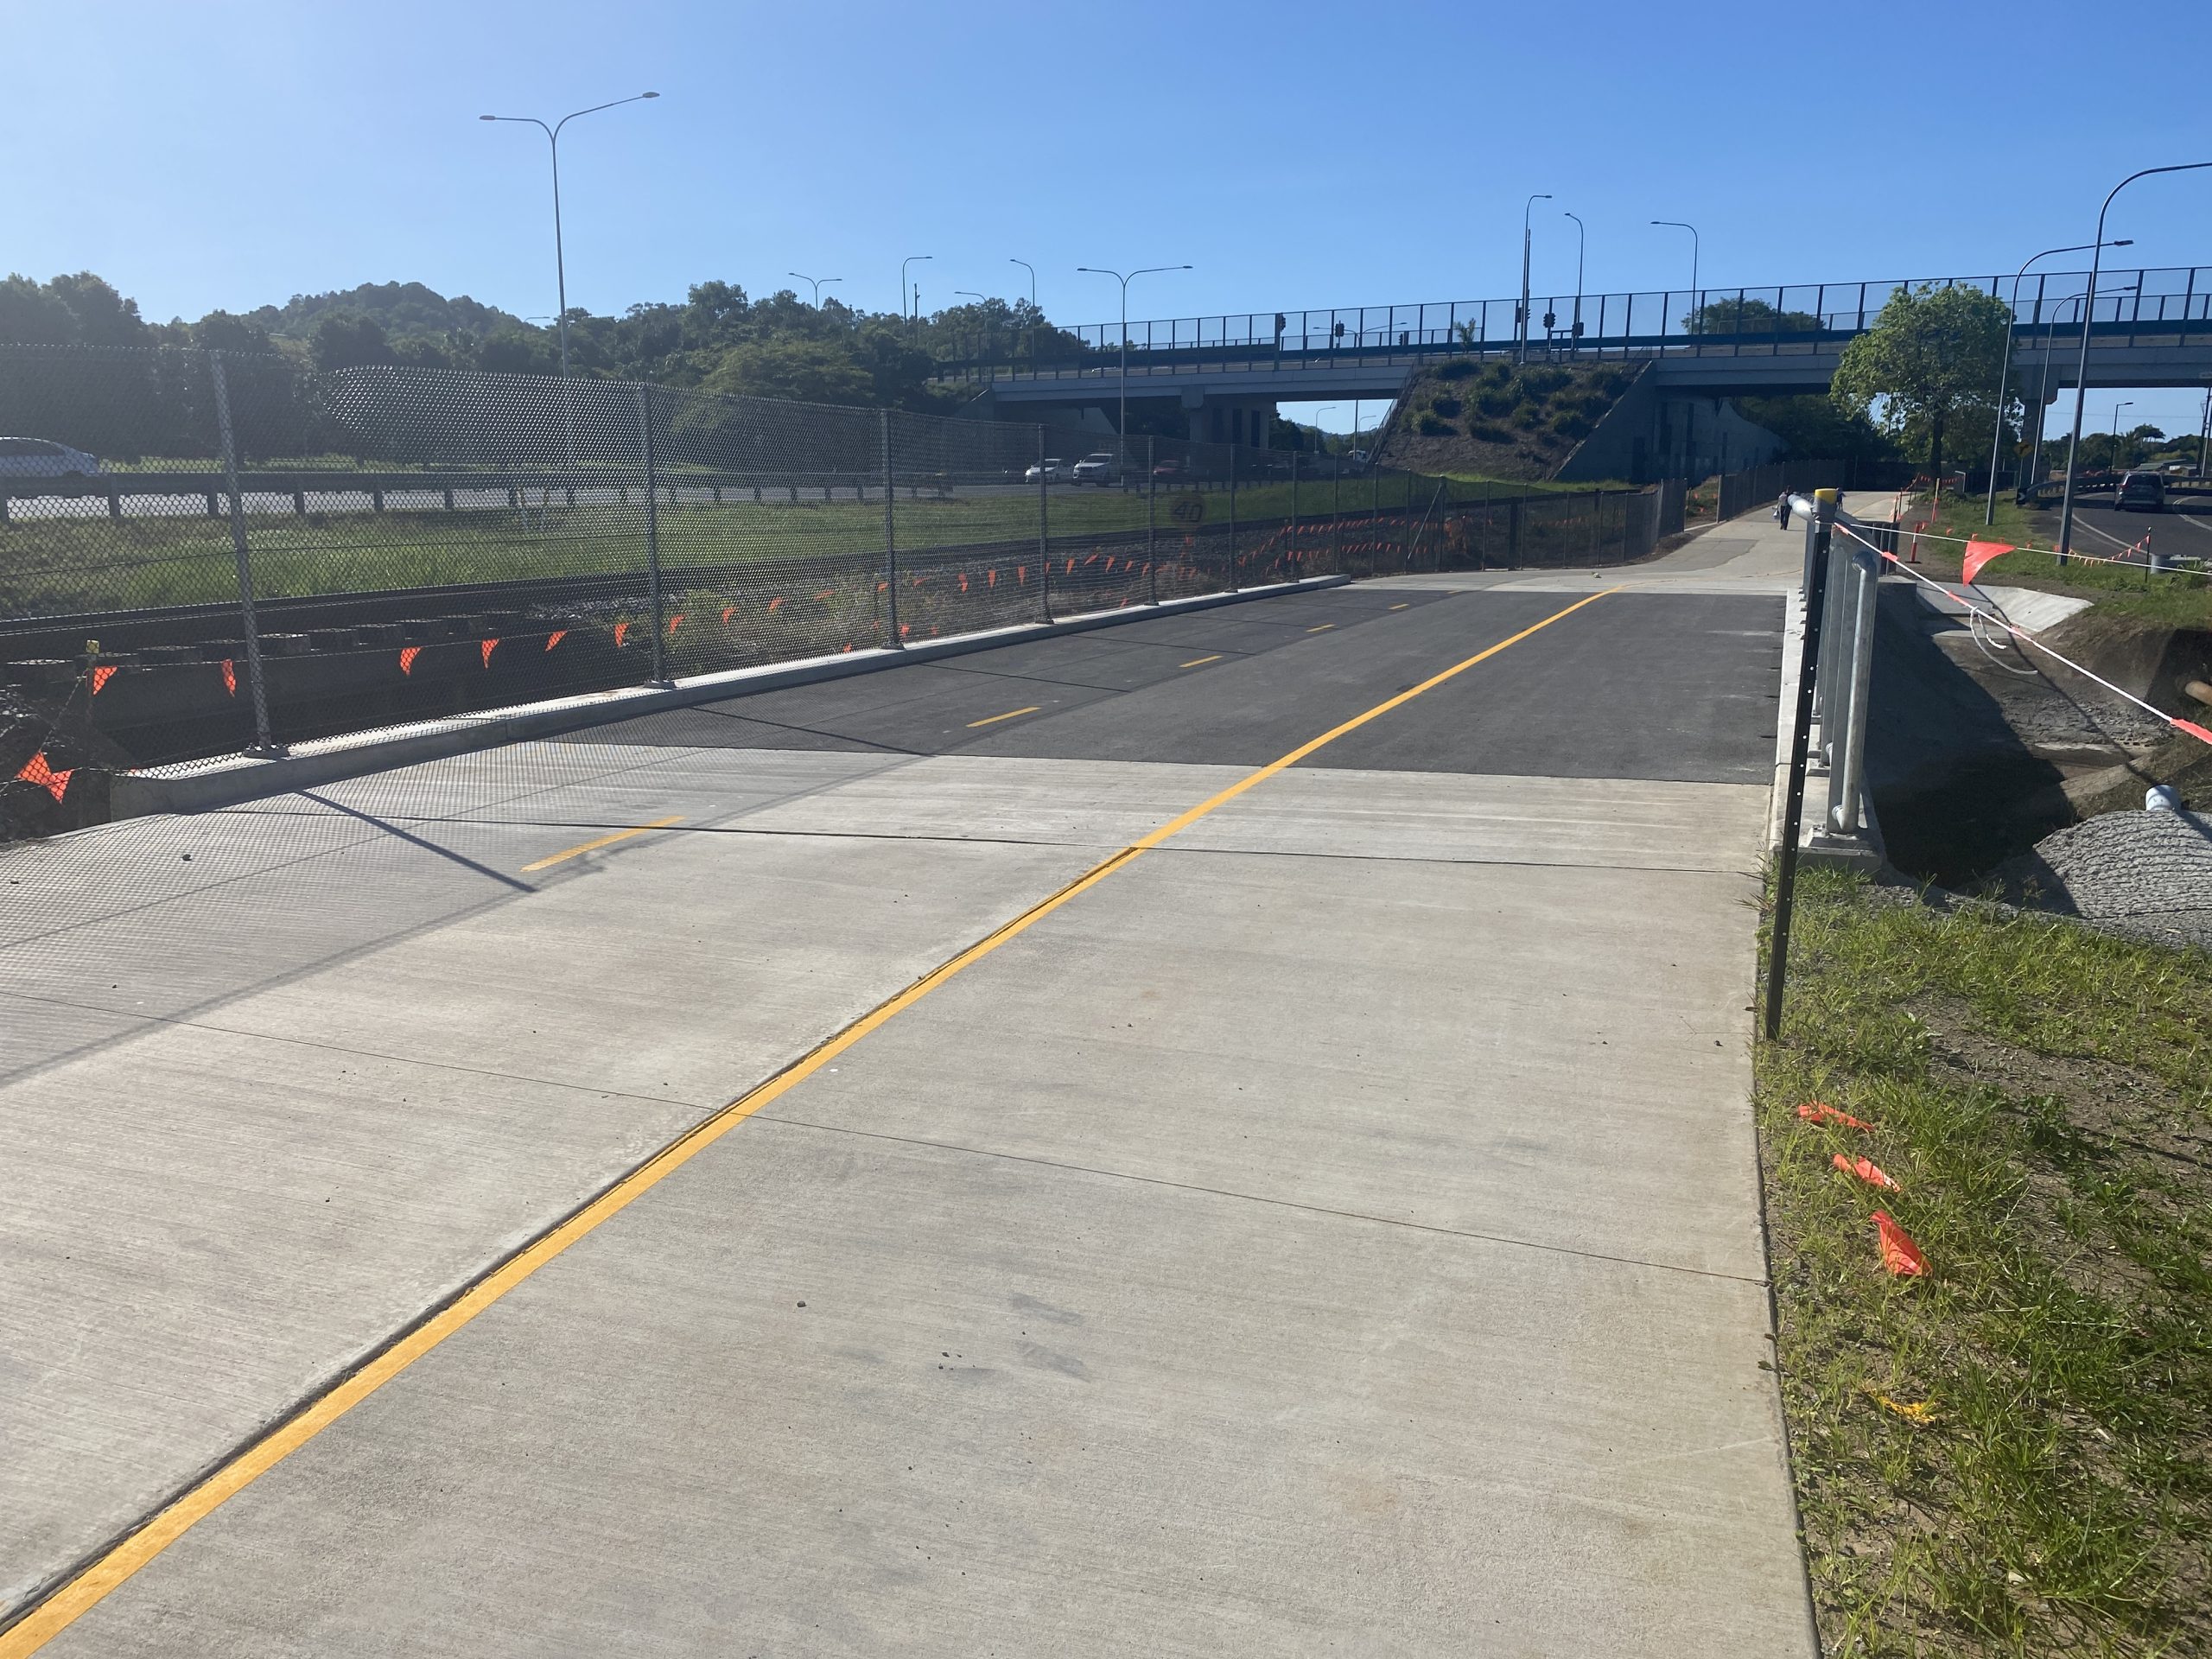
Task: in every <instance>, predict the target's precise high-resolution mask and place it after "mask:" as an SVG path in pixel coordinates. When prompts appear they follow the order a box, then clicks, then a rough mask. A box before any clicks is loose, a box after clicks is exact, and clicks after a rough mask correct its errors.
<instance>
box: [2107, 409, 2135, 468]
mask: <svg viewBox="0 0 2212 1659" xmlns="http://www.w3.org/2000/svg"><path fill="white" fill-rule="evenodd" d="M2134 407H2135V400H2134V399H2133V397H2130V398H2129V399H2128V400H2127V401H2126V403H2124V404H2113V406H2112V464H2113V466H2114V467H2118V466H2119V465H2120V410H2123V409H2133V408H2134Z"/></svg>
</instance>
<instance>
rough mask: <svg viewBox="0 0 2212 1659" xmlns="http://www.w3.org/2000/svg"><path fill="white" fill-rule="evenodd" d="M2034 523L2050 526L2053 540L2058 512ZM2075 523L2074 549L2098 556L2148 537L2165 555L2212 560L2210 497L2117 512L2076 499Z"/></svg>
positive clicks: (2121, 548)
mask: <svg viewBox="0 0 2212 1659" xmlns="http://www.w3.org/2000/svg"><path fill="white" fill-rule="evenodd" d="M2037 523H2038V524H2048V525H2049V527H2050V528H2049V531H2048V534H2049V537H2050V540H2051V542H2053V543H2056V540H2057V537H2058V515H2057V514H2056V512H2052V513H2047V514H2040V515H2038V516H2037ZM2074 523H2075V537H2074V546H2075V550H2077V551H2079V552H2082V553H2094V554H2095V555H2096V556H2098V557H2100V558H2112V557H2114V556H2117V555H2119V554H2120V553H2123V552H2125V551H2126V550H2128V549H2130V548H2132V547H2133V546H2135V545H2136V544H2137V543H2139V542H2140V541H2141V540H2142V539H2143V537H2145V536H2148V537H2150V538H2151V545H2152V548H2153V549H2154V550H2157V551H2158V553H2160V554H2162V555H2164V556H2169V557H2172V556H2194V557H2196V558H2202V559H2212V498H2206V499H2202V500H2188V499H2184V500H2177V501H2175V502H2174V503H2173V504H2172V505H2170V506H2168V508H2167V509H2166V511H2165V512H2119V511H2117V510H2116V509H2114V508H2112V507H2109V506H2089V505H2084V504H2082V503H2080V502H2076V503H2075V507H2074Z"/></svg>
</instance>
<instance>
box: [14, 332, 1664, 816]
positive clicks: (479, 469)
mask: <svg viewBox="0 0 2212 1659" xmlns="http://www.w3.org/2000/svg"><path fill="white" fill-rule="evenodd" d="M0 433H4V434H8V435H13V436H16V437H20V438H34V439H40V440H45V441H47V442H51V443H55V444H60V445H65V446H67V447H68V448H71V449H74V450H78V451H81V452H84V453H85V454H88V455H90V456H92V457H94V458H95V461H96V466H97V470H96V471H92V472H89V473H86V474H84V475H82V476H79V477H67V476H36V477H32V476H24V475H22V474H10V475H8V476H6V477H5V478H4V480H0V481H3V482H4V486H5V488H4V492H0V493H4V494H5V496H6V497H7V498H8V508H9V510H8V512H6V514H5V516H4V520H0V780H4V788H5V791H6V805H7V812H6V817H7V819H8V822H9V823H10V825H11V826H13V827H12V829H11V831H10V833H46V832H48V831H50V830H53V829H60V828H67V827H71V826H72V825H74V824H77V823H91V822H98V821H99V819H100V818H102V817H105V812H106V804H105V787H106V785H105V779H108V778H110V777H111V776H112V775H113V774H114V773H116V772H122V771H125V770H130V769H144V768H153V767H165V768H179V769H189V768H190V767H192V766H194V765H195V764H206V763H210V762H218V761H221V760H226V759H227V758H228V757H231V756H233V755H235V754H237V753H239V752H240V751H242V750H245V751H258V752H273V751H277V750H281V749H283V747H285V746H287V745H290V744H296V743H301V742H304V741H311V740H315V739H321V738H329V737H335V736H340V735H345V734H358V733H361V732H365V731H370V730H377V729H382V728H393V727H404V726H406V725H408V724H410V723H414V722H423V721H449V720H451V719H453V718H454V717H455V716H457V715H469V714H472V713H474V712H478V711H483V710H489V709H503V708H512V707H514V706H518V705H523V704H528V703H531V702H541V701H543V700H547V699H551V698H557V697H563V696H575V695H578V694H582V693H587V692H597V691H604V690H613V689H617V688H621V687H630V686H638V685H642V684H647V683H657V682H666V681H670V680H675V679H683V678H687V677H696V676H702V675H711V674H715V673H720V672H724V671H730V670H734V669H741V668H748V667H753V666H757V665H761V664H772V663H785V662H791V661H794V660H799V659H805V658H820V657H830V656H835V655H838V654H841V653H843V652H852V651H861V650H874V649H880V648H891V649H896V648H899V647H900V646H902V645H912V644H915V643H918V642H920V641H925V640H929V639H941V638H945V637H948V636H951V635H955V634H960V633H966V632H976V631H978V630H982V629H988V628H994V627H1001V626H1011V625H1016V624H1021V623H1033V622H1043V621H1046V620H1052V619H1054V618H1065V617H1067V616H1070V615H1072V614H1075V613H1095V612H1102V611H1112V610H1116V609H1119V608H1122V607H1136V606H1146V605H1151V604H1154V603H1157V602H1160V601H1168V600H1173V599H1177V598H1182V597H1186V596H1191V595H1196V594H1217V593H1225V592H1230V591H1234V590H1236V589H1239V588H1249V587H1255V586H1259V585H1263V584H1272V583H1279V582H1291V581H1296V580H1299V579H1301V578H1306V577H1310V576H1317V575H1332V574H1342V575H1352V576H1370V575H1390V574H1394V573H1400V572H1407V571H1416V570H1419V571H1428V570H1452V569H1482V568H1493V567H1511V566H1541V565H1579V566H1583V567H1588V566H1591V565H1597V564H1608V563H1622V562H1624V561H1630V560H1634V559H1638V558H1642V557H1643V556H1647V555H1648V554H1649V553H1650V552H1651V550H1653V548H1654V546H1655V544H1656V542H1657V541H1658V540H1659V538H1660V537H1662V535H1664V534H1666V533H1669V530H1670V529H1672V528H1679V525H1680V513H1681V505H1680V504H1681V491H1680V486H1679V485H1677V486H1672V493H1671V496H1670V495H1669V492H1667V491H1662V490H1651V489H1646V490H1628V489H1620V488H1610V489H1609V488H1592V489H1577V490H1574V491H1572V492H1554V491H1547V490H1542V489H1541V488H1538V487H1532V486H1507V485H1497V484H1485V483H1480V482H1467V481H1465V480H1452V479H1442V478H1437V477H1432V476H1423V475H1420V474H1413V473H1408V472H1404V471H1402V470H1399V469H1396V468H1393V467H1363V466H1361V465H1360V464H1359V463H1358V462H1357V461H1356V460H1354V459H1351V458H1348V457H1345V456H1342V455H1333V454H1313V453H1306V452H1294V451H1287V450H1278V449H1261V448H1250V447H1247V446H1238V445H1232V444H1205V443H1191V442H1183V441H1181V440H1178V439H1171V438H1164V437H1149V436H1146V437H1131V438H1129V439H1128V441H1127V442H1126V443H1124V442H1121V441H1119V440H1117V439H1116V438H1114V437H1113V436H1111V435H1096V434H1093V433H1089V432H1085V431H1082V430H1079V429H1068V428H1061V427H1052V426H1032V425H1015V424H1011V423H985V422H977V421H972V420H960V419H950V418H941V417H938V416H930V415H921V414H914V413H909V412H906V411H903V410H880V409H845V408H833V407H825V406H819V405H812V404H789V403H778V402H770V401H766V400H761V399H753V398H744V397H720V396H715V395H712V394H709V393H703V392H700V391H692V390H689V389H684V388H678V387H669V386H657V385H641V384H638V383H634V382H626V381H616V380H604V379H567V380H563V379H560V378H550V377H536V376H514V375H498V374H481V373H474V372H461V371H454V370H447V369H428V368H415V367H371V368H353V369H342V370H338V371H335V372H315V370H314V369H313V368H311V367H310V366H309V365H308V364H307V363H306V362H305V361H304V359H301V358H297V357H294V356H291V355H288V354H278V355H249V354H242V353H218V352H212V351H201V350H198V349H186V348H164V349H157V350H135V349H124V348H99V347H86V346H0ZM1099 452H1104V453H1106V454H1108V455H1109V457H1112V460H1111V461H1110V463H1109V465H1108V466H1107V467H1104V468H1103V476H1102V477H1101V478H1099V479H1098V480H1096V481H1091V480H1088V479H1086V480H1071V477H1070V468H1071V464H1072V463H1073V462H1074V461H1077V460H1078V459H1079V458H1081V457H1083V456H1084V455H1086V454H1096V453H1099ZM18 464H20V463H18ZM1669 499H1671V501H1672V503H1673V514H1674V518H1673V520H1672V523H1671V524H1669V521H1668V518H1667V510H1668V504H1669Z"/></svg>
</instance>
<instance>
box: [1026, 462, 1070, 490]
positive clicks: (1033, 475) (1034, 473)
mask: <svg viewBox="0 0 2212 1659" xmlns="http://www.w3.org/2000/svg"><path fill="white" fill-rule="evenodd" d="M1021 476H1022V478H1023V479H1024V480H1026V481H1027V482H1028V483H1031V484H1035V483H1038V482H1039V481H1042V482H1044V483H1046V484H1065V483H1066V482H1067V481H1068V469H1067V463H1066V462H1065V461H1039V462H1038V463H1037V464H1036V465H1035V466H1033V467H1031V468H1030V469H1029V470H1028V471H1027V472H1026V473H1024V474H1022V475H1021Z"/></svg>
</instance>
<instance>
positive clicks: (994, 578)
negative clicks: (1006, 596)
mask: <svg viewBox="0 0 2212 1659" xmlns="http://www.w3.org/2000/svg"><path fill="white" fill-rule="evenodd" d="M998 585H999V573H998V572H997V571H995V570H994V571H992V572H991V573H990V574H989V575H988V576H986V577H984V578H983V586H984V587H986V588H995V587H997V586H998Z"/></svg>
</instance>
